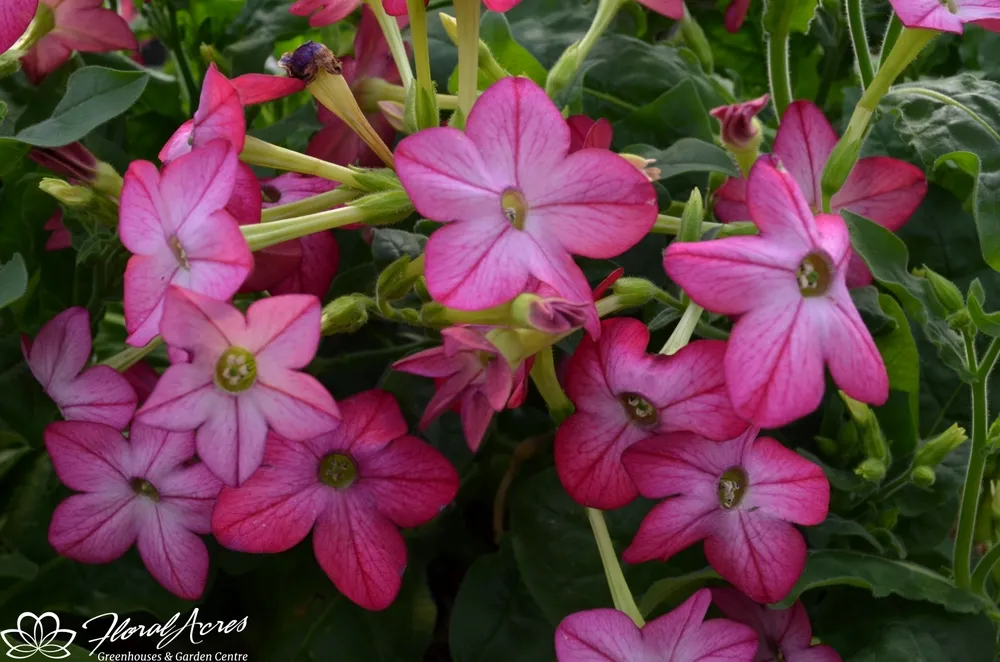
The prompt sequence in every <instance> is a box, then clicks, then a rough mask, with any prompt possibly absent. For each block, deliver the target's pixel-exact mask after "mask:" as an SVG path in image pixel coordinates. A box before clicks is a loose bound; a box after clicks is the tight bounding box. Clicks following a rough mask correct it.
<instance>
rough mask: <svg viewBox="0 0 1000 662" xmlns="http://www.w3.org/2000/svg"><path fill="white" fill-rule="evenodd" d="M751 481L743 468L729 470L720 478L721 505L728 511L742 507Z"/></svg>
mask: <svg viewBox="0 0 1000 662" xmlns="http://www.w3.org/2000/svg"><path fill="white" fill-rule="evenodd" d="M749 482H750V481H749V479H748V478H747V473H746V471H744V470H743V468H742V467H732V468H731V469H727V470H726V472H725V473H724V474H722V477H720V478H719V487H718V493H719V504H720V505H722V507H723V508H725V509H726V510H732V509H733V508H736V507H737V506H739V505H740V503H741V502H742V501H743V497H745V496H746V491H747V487H749Z"/></svg>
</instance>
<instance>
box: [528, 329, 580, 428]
mask: <svg viewBox="0 0 1000 662" xmlns="http://www.w3.org/2000/svg"><path fill="white" fill-rule="evenodd" d="M531 381H533V382H534V383H535V387H536V388H538V392H539V393H540V394H541V396H542V399H544V400H545V404H546V406H547V407H548V408H549V416H551V417H552V420H554V421H555V422H556V425H559V424H560V423H562V422H563V421H565V420H566V419H567V418H568V417H569V416H570V415H571V414H572V413H573V411H574V409H575V407H574V406H573V403H572V402H570V399H569V398H568V397H566V393H565V392H564V391H563V388H562V385H560V384H559V377H557V376H556V364H555V359H554V357H553V354H552V347H551V346H549V347H546V348H545V349H543V350H542V351H540V352H538V353H537V354H535V363H534V365H532V366H531Z"/></svg>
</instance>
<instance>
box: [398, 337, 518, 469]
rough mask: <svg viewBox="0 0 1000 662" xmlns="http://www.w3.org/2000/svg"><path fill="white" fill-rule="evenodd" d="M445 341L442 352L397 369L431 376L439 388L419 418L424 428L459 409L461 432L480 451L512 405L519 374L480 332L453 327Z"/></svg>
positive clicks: (429, 353) (438, 350)
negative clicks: (489, 430)
mask: <svg viewBox="0 0 1000 662" xmlns="http://www.w3.org/2000/svg"><path fill="white" fill-rule="evenodd" d="M441 339H442V340H443V341H444V342H443V344H442V345H441V347H434V348H432V349H427V350H424V351H422V352H417V353H416V354H413V355H411V356H407V357H406V358H404V359H400V360H399V361H396V362H395V363H393V364H392V367H393V368H394V369H396V370H399V371H400V372H408V373H410V374H411V375H420V376H421V377H432V378H434V380H435V381H436V383H437V391H436V392H435V393H434V397H433V398H431V401H430V402H429V403H427V409H425V410H424V415H423V416H422V417H421V418H420V428H421V429H424V428H426V427H427V426H428V425H430V424H431V422H432V421H433V420H434V419H436V418H437V417H438V416H440V415H441V414H443V413H444V412H446V411H448V410H449V409H451V408H452V407H453V406H455V405H456V404H459V405H460V413H461V416H462V432H464V433H465V441H466V442H467V443H468V444H469V448H470V449H472V451H473V452H475V451H476V450H478V449H479V444H480V442H482V440H483V436H484V435H485V434H486V428H487V427H489V424H490V421H491V420H493V415H494V414H495V413H498V412H501V411H503V409H504V407H506V406H507V404H508V402H509V401H510V400H511V393H512V392H513V391H514V372H513V371H512V370H511V367H510V365H509V364H508V363H507V359H505V358H504V356H503V354H501V353H500V352H499V350H497V348H496V347H494V345H493V343H491V342H490V341H489V340H488V339H487V338H486V337H485V336H484V335H482V334H481V333H479V332H478V331H475V330H473V329H471V328H468V327H461V326H453V327H449V328H447V329H444V330H443V331H441ZM522 399H523V395H522Z"/></svg>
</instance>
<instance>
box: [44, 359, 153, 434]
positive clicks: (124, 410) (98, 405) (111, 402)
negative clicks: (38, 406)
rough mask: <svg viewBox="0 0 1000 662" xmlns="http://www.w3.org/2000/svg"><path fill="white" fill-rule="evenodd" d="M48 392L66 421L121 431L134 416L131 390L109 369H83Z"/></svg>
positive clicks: (121, 377)
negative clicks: (71, 378) (99, 425)
mask: <svg viewBox="0 0 1000 662" xmlns="http://www.w3.org/2000/svg"><path fill="white" fill-rule="evenodd" d="M51 393H52V399H53V400H54V401H55V403H56V404H57V405H59V411H60V412H62V415H63V418H65V419H66V420H67V421H92V422H94V423H104V424H106V425H110V426H111V427H113V428H115V429H116V430H122V429H124V428H125V426H127V425H128V422H129V421H131V420H132V415H133V414H135V406H136V401H137V397H136V394H135V389H134V388H132V385H131V384H129V382H128V380H127V379H126V378H125V377H123V376H122V374H121V373H119V372H118V371H117V370H115V369H114V368H112V367H110V366H106V365H95V366H94V367H92V368H90V369H88V370H84V371H83V373H82V374H81V375H80V376H79V377H77V378H76V379H74V380H73V381H71V382H70V383H69V384H67V385H59V386H55V385H53V387H52V389H51Z"/></svg>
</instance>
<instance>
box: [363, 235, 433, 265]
mask: <svg viewBox="0 0 1000 662" xmlns="http://www.w3.org/2000/svg"><path fill="white" fill-rule="evenodd" d="M373 233H374V235H375V236H374V238H373V239H372V257H373V258H374V259H375V264H377V265H379V266H382V265H387V264H392V263H393V262H395V261H396V260H398V259H399V258H401V257H402V256H404V255H409V256H410V259H411V260H415V259H416V258H418V257H419V256H420V253H421V252H422V251H423V249H424V244H426V243H427V238H426V237H424V236H423V235H419V234H414V233H412V232H406V231H404V230H395V229H393V228H375V229H374V230H373Z"/></svg>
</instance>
